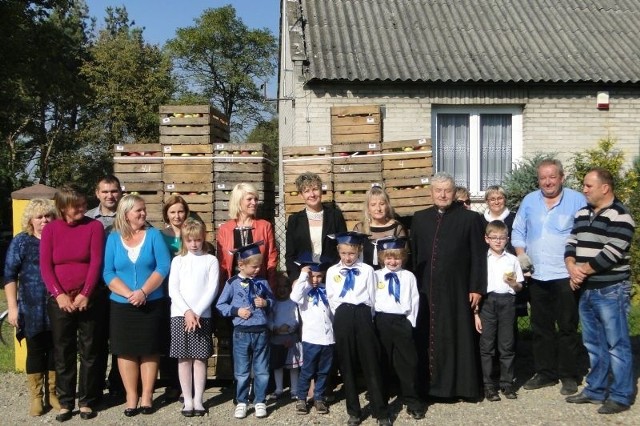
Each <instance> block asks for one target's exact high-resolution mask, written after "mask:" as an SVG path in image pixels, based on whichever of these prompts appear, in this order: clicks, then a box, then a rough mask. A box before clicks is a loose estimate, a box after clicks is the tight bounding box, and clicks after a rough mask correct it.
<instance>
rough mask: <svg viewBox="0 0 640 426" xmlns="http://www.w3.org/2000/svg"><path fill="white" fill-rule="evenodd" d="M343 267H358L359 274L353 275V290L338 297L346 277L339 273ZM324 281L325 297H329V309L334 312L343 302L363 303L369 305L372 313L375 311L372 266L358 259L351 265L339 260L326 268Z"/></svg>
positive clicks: (374, 284) (374, 275)
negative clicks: (345, 264) (325, 287)
mask: <svg viewBox="0 0 640 426" xmlns="http://www.w3.org/2000/svg"><path fill="white" fill-rule="evenodd" d="M343 268H348V269H359V270H360V275H357V276H354V278H355V283H354V286H353V290H349V291H347V293H346V294H345V295H344V296H343V297H340V293H342V288H343V287H344V282H345V279H346V277H345V276H344V275H342V274H341V273H340V270H341V269H343ZM326 283H327V284H326V286H327V298H328V299H329V305H330V306H331V311H332V312H333V313H334V314H335V312H336V309H338V306H340V305H341V304H343V303H351V304H352V305H360V304H365V305H367V306H370V307H371V314H372V315H373V313H374V312H375V311H374V306H375V303H376V274H375V273H374V271H373V268H372V267H371V266H369V265H367V264H366V263H363V262H361V261H359V260H358V261H357V262H355V263H354V264H353V265H351V266H344V265H343V264H342V262H339V263H338V264H337V265H333V266H332V267H330V268H329V269H328V270H327V275H326Z"/></svg>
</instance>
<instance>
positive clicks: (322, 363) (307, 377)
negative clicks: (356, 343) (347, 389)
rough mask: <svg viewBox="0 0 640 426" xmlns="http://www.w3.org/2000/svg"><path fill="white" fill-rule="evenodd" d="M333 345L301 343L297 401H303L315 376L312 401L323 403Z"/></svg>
mask: <svg viewBox="0 0 640 426" xmlns="http://www.w3.org/2000/svg"><path fill="white" fill-rule="evenodd" d="M333 347H334V345H314V344H313V343H308V342H302V359H303V360H304V363H303V364H302V368H301V369H300V377H298V395H297V397H298V399H300V400H302V401H305V400H306V399H307V393H308V392H309V386H310V385H311V379H312V378H313V377H314V376H316V385H315V387H314V389H313V400H314V401H324V391H325V389H326V388H327V378H328V377H329V371H331V363H332V361H333Z"/></svg>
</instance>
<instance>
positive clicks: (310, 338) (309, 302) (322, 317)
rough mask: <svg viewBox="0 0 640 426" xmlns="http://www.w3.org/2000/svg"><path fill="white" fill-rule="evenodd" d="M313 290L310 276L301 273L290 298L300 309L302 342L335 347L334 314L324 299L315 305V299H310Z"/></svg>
mask: <svg viewBox="0 0 640 426" xmlns="http://www.w3.org/2000/svg"><path fill="white" fill-rule="evenodd" d="M323 287H324V286H323ZM312 288H313V286H312V285H311V283H310V282H309V275H308V274H307V273H306V272H301V273H300V276H299V277H298V281H297V282H296V284H295V285H294V286H293V288H292V289H291V295H290V296H289V297H290V298H291V300H293V301H294V302H295V303H297V304H298V306H299V307H300V316H301V317H302V341H303V342H307V343H311V344H314V345H324V346H326V345H333V344H334V343H335V342H336V341H335V338H334V337H333V313H332V312H331V309H330V308H329V307H328V306H325V304H324V303H323V302H322V299H320V301H319V302H318V304H317V305H314V304H313V297H311V298H310V297H309V292H310V291H311V289H312Z"/></svg>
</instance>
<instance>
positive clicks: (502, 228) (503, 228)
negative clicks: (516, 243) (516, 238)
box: [484, 220, 509, 237]
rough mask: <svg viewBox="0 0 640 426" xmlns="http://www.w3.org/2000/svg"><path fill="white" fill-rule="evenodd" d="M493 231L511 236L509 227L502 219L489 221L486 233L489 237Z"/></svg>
mask: <svg viewBox="0 0 640 426" xmlns="http://www.w3.org/2000/svg"><path fill="white" fill-rule="evenodd" d="M492 232H495V233H500V234H505V235H507V236H509V228H508V227H507V225H506V224H505V223H504V222H503V221H501V220H492V221H491V222H489V223H487V227H486V228H485V230H484V235H486V236H487V237H488V236H489V234H491V233H492Z"/></svg>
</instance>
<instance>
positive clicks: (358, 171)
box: [331, 105, 383, 229]
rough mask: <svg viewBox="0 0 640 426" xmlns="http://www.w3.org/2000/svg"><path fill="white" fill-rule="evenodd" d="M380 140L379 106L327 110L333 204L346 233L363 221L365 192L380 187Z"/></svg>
mask: <svg viewBox="0 0 640 426" xmlns="http://www.w3.org/2000/svg"><path fill="white" fill-rule="evenodd" d="M381 140H382V123H381V114H380V106H379V105H359V106H344V107H332V108H331V146H332V152H333V165H332V172H333V191H334V200H335V201H336V203H337V205H338V207H339V208H340V209H341V210H342V213H343V215H344V218H345V220H346V221H347V228H348V229H352V228H353V226H354V225H355V224H356V223H357V222H359V221H361V220H362V219H363V203H364V200H365V195H364V194H365V193H366V192H367V190H368V189H369V188H371V186H372V185H382V183H383V176H382V156H381V155H380V154H381V149H382V148H381V144H380V142H381Z"/></svg>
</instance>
